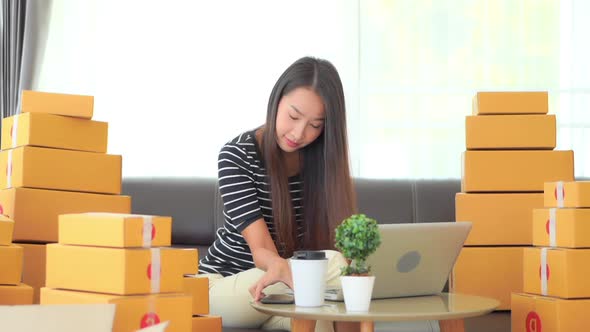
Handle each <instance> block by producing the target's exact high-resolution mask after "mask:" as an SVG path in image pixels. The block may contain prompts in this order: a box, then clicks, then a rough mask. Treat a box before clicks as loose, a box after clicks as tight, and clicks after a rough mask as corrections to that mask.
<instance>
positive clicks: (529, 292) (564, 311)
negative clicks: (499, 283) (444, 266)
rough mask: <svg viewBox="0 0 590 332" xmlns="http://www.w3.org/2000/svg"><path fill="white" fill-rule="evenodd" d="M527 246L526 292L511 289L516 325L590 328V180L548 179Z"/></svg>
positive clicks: (560, 330) (523, 328)
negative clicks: (588, 317) (531, 240)
mask: <svg viewBox="0 0 590 332" xmlns="http://www.w3.org/2000/svg"><path fill="white" fill-rule="evenodd" d="M544 204H545V208H544V209H535V210H534V211H533V228H532V229H533V245H534V246H535V247H533V248H526V249H525V250H524V269H523V276H524V281H523V282H524V292H525V293H521V294H516V293H515V294H512V331H523V332H525V331H555V332H565V331H586V330H588V326H587V325H588V324H587V322H586V320H585V318H584V316H585V315H587V314H588V313H590V283H589V282H588V274H589V273H590V265H589V264H588V263H589V262H590V249H588V248H590V182H575V181H572V182H552V183H545V190H544Z"/></svg>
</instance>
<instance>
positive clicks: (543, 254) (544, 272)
mask: <svg viewBox="0 0 590 332" xmlns="http://www.w3.org/2000/svg"><path fill="white" fill-rule="evenodd" d="M541 294H542V295H547V248H541Z"/></svg>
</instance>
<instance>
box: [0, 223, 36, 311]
mask: <svg viewBox="0 0 590 332" xmlns="http://www.w3.org/2000/svg"><path fill="white" fill-rule="evenodd" d="M13 230H14V221H12V220H11V219H9V218H7V217H5V216H2V215H0V305H15V304H32V303H33V288H32V287H31V286H29V285H26V284H23V283H21V276H22V268H23V248H22V247H20V246H16V245H13V244H12V233H13Z"/></svg>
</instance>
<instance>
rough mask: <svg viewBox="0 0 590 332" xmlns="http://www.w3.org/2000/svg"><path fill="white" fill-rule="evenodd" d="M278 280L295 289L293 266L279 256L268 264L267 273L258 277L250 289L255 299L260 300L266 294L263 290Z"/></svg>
mask: <svg viewBox="0 0 590 332" xmlns="http://www.w3.org/2000/svg"><path fill="white" fill-rule="evenodd" d="M277 282H283V283H285V284H286V285H287V286H288V287H289V288H291V289H293V276H292V275H291V266H289V262H288V261H287V260H286V259H284V258H281V257H279V256H277V257H276V259H275V260H273V262H272V263H271V264H269V265H268V269H267V270H266V273H264V275H263V276H262V277H261V278H260V279H258V281H257V282H256V283H255V284H254V285H252V286H251V287H250V289H249V291H250V294H251V295H252V297H253V298H254V301H260V299H261V298H263V297H264V296H265V294H264V293H263V292H262V291H263V290H264V288H266V287H267V286H270V285H273V284H276V283H277Z"/></svg>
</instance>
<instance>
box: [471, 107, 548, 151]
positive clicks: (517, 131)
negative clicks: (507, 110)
mask: <svg viewBox="0 0 590 332" xmlns="http://www.w3.org/2000/svg"><path fill="white" fill-rule="evenodd" d="M465 138H466V139H465V142H466V146H467V150H480V149H505V150H510V149H532V150H535V149H542V150H553V149H554V148H555V141H556V123H555V115H486V116H481V115H476V116H467V117H466V118H465Z"/></svg>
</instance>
